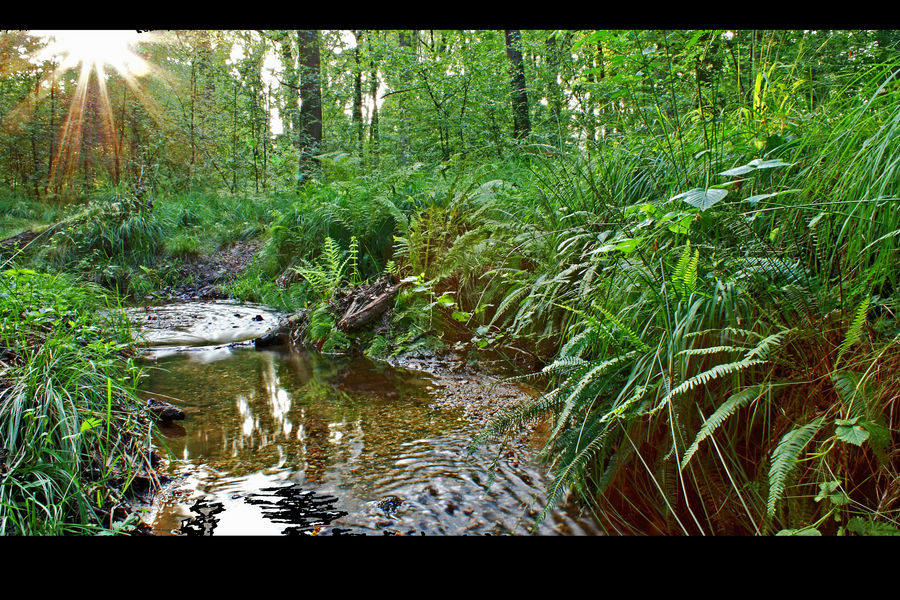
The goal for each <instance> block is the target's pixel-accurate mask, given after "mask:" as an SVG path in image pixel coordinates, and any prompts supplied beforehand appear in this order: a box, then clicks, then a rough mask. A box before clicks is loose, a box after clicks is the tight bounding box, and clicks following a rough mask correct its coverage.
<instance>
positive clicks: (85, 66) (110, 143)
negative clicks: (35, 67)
mask: <svg viewBox="0 0 900 600" xmlns="http://www.w3.org/2000/svg"><path fill="white" fill-rule="evenodd" d="M29 34H30V35H32V36H36V37H40V38H43V39H45V40H46V42H47V43H46V45H45V46H44V47H43V48H42V49H40V50H38V51H37V52H35V53H33V55H32V60H33V63H32V64H34V63H38V64H40V63H46V62H49V63H50V64H51V65H54V66H53V68H52V70H51V71H50V72H49V73H48V74H47V75H45V76H44V77H43V78H41V80H40V81H39V82H37V83H36V84H35V89H34V93H33V94H29V95H28V97H26V98H24V99H23V100H22V101H21V102H20V103H19V105H18V106H16V107H15V108H14V109H13V110H12V111H10V112H9V113H8V114H7V115H5V116H4V117H3V120H2V124H3V126H4V127H6V128H7V129H12V128H15V127H18V126H21V124H22V123H24V122H26V121H27V120H28V119H29V118H30V116H31V114H32V113H33V112H34V110H35V108H36V106H37V105H38V103H39V102H40V101H41V100H42V99H43V98H44V97H46V95H47V94H48V93H49V90H50V88H51V87H52V86H53V85H54V84H55V83H56V82H58V81H60V80H61V79H62V77H63V76H64V74H65V73H67V72H69V71H72V70H76V69H77V70H78V77H77V80H76V83H75V87H74V90H73V92H72V94H71V97H70V101H69V107H68V111H67V114H66V117H65V119H64V120H63V122H62V124H61V126H60V128H59V142H58V144H57V145H56V148H55V152H54V155H53V156H52V157H51V160H50V168H49V173H48V178H47V182H46V188H45V189H47V190H48V191H49V190H51V189H52V188H54V186H57V185H58V184H60V183H61V182H63V181H66V180H70V179H71V178H72V177H73V176H74V174H75V173H76V172H77V169H78V166H79V160H80V159H81V153H82V150H83V149H82V144H83V141H84V126H85V119H88V118H89V117H91V115H90V114H88V113H89V112H90V111H89V110H88V99H89V97H91V98H94V99H95V100H96V109H92V110H95V111H96V112H95V113H91V114H94V115H95V118H96V119H97V121H98V123H97V125H98V128H99V134H100V140H101V142H102V145H101V147H100V148H98V149H97V150H98V151H99V152H101V153H102V155H103V159H104V160H105V162H106V164H107V166H108V167H109V168H110V169H111V171H112V174H113V179H114V180H115V181H118V180H119V178H120V160H121V154H122V151H123V148H122V145H121V143H120V141H119V136H118V135H117V127H116V120H115V116H114V113H113V107H112V102H111V100H110V97H109V89H108V86H107V79H108V77H109V75H110V74H112V73H116V74H117V75H119V76H120V77H121V79H122V81H124V83H125V89H129V90H131V91H132V93H133V94H134V98H135V99H136V100H137V101H138V102H139V103H140V104H141V105H142V106H144V108H145V109H146V110H147V113H148V114H149V115H150V117H151V118H152V119H153V120H154V121H156V122H157V123H162V122H163V121H165V120H166V119H165V118H164V116H163V115H164V113H163V111H162V110H161V109H160V108H159V107H158V106H157V104H156V102H155V101H154V100H153V98H152V97H151V96H150V95H149V94H147V93H146V92H145V90H144V88H143V86H142V85H141V82H140V79H141V78H143V77H147V76H154V77H159V78H160V79H161V80H163V81H165V80H167V79H168V78H167V77H166V74H165V73H164V72H163V71H162V70H161V69H159V68H157V67H156V66H155V65H153V64H151V63H150V62H149V61H147V60H146V59H145V58H144V57H143V56H141V55H140V54H139V53H138V52H137V51H136V47H137V43H138V42H139V41H140V42H142V43H145V42H151V43H160V42H161V41H162V38H160V37H159V36H157V35H154V34H152V33H150V34H147V33H143V34H140V33H138V32H136V31H74V30H69V31H30V32H29ZM92 78H95V79H94V82H95V83H93V84H92ZM91 90H94V91H93V92H92V91H91ZM123 98H124V96H123ZM124 106H125V105H124V100H123V110H124ZM121 126H124V121H123V123H121V124H120V127H121Z"/></svg>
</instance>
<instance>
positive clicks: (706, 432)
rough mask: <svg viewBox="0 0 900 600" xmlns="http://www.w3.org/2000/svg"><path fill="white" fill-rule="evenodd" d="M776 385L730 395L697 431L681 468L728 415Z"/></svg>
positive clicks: (757, 398)
mask: <svg viewBox="0 0 900 600" xmlns="http://www.w3.org/2000/svg"><path fill="white" fill-rule="evenodd" d="M774 387H775V386H774V385H773V384H771V383H762V384H759V385H754V386H751V387H749V388H747V389H745V390H742V391H740V392H737V393H735V394H732V395H731V396H729V397H728V399H727V400H726V401H725V402H723V403H722V404H720V405H719V407H718V408H717V409H716V410H715V412H714V413H713V414H712V415H710V417H709V418H708V419H706V421H704V423H703V427H701V428H700V431H698V432H697V437H696V438H695V439H694V442H693V443H692V444H691V445H690V447H689V448H688V449H687V451H686V452H685V453H684V458H682V459H681V468H682V469H684V468H685V466H687V463H688V461H689V460H691V457H692V456H693V455H694V453H695V452H696V451H697V448H698V447H699V446H700V442H702V441H703V440H704V439H706V438H707V437H709V436H710V435H712V434H713V433H714V432H715V430H716V429H718V428H719V426H720V425H722V423H724V422H725V421H726V419H728V417H730V416H731V415H733V414H734V413H736V412H737V411H738V410H740V409H741V408H743V407H744V406H747V405H748V404H751V403H753V402H756V401H757V400H759V399H760V398H762V397H763V396H765V395H766V394H768V393H770V392H771V390H772V389H773V388H774Z"/></svg>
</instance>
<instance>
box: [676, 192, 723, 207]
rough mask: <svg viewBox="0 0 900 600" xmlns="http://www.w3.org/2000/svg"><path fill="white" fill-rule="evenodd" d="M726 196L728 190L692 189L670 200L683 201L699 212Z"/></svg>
mask: <svg viewBox="0 0 900 600" xmlns="http://www.w3.org/2000/svg"><path fill="white" fill-rule="evenodd" d="M727 195H728V190H722V189H718V188H710V189H704V188H694V189H692V190H688V191H687V192H684V193H682V194H678V195H677V196H673V197H672V198H670V200H679V199H680V200H684V201H685V202H687V203H688V204H690V205H691V206H694V207H696V208H699V209H700V210H706V209H708V208H710V207H711V206H713V205H715V204H717V203H718V202H720V201H721V200H722V199H723V198H724V197H725V196H727Z"/></svg>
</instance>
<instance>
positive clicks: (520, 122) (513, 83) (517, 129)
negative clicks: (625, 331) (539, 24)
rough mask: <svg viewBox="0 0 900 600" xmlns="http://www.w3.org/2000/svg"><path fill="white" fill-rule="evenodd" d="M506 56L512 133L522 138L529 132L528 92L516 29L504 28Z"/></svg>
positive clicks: (518, 34)
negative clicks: (507, 60)
mask: <svg viewBox="0 0 900 600" xmlns="http://www.w3.org/2000/svg"><path fill="white" fill-rule="evenodd" d="M506 56H507V57H508V58H509V62H510V87H511V89H512V110H513V135H514V136H515V137H516V138H518V139H522V138H524V137H526V136H528V134H530V133H531V121H530V120H529V119H528V94H527V92H526V91H525V64H524V63H523V61H522V33H521V32H520V31H519V30H518V29H507V30H506Z"/></svg>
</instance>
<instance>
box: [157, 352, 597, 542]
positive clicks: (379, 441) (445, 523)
mask: <svg viewBox="0 0 900 600" xmlns="http://www.w3.org/2000/svg"><path fill="white" fill-rule="evenodd" d="M154 356H155V358H150V359H147V366H148V377H147V379H146V380H145V382H144V385H143V386H142V387H143V388H144V389H145V390H146V391H147V392H153V393H156V394H160V395H162V396H161V397H162V399H163V400H167V401H169V402H172V403H173V404H177V405H178V406H180V407H181V408H182V409H183V410H184V411H185V412H186V415H187V416H186V419H185V420H184V421H181V422H175V423H174V424H173V425H172V426H169V427H166V428H163V429H161V430H160V431H161V434H162V435H161V436H159V437H160V441H161V442H163V443H164V444H165V445H166V446H168V448H169V450H171V452H172V455H173V456H172V458H171V460H170V462H169V467H168V469H169V472H168V475H169V476H170V477H172V478H173V480H174V483H173V484H172V486H171V487H172V488H174V494H168V495H164V500H163V501H161V502H160V503H158V504H157V505H156V506H155V507H154V509H153V510H152V512H151V513H150V514H149V515H148V516H147V518H146V519H145V520H147V521H148V522H149V523H150V524H151V525H152V527H153V529H154V530H155V531H156V532H157V533H158V534H163V535H166V534H172V533H174V534H206V535H208V534H214V535H222V534H226V535H227V534H254V535H264V534H275V535H277V534H292V533H294V534H297V533H299V534H321V535H338V534H341V535H348V534H349V535H353V534H366V535H383V534H401V535H412V534H416V535H418V534H425V535H461V534H479V535H484V534H491V535H502V534H528V533H529V527H530V525H531V522H532V518H531V515H534V514H536V511H539V510H540V509H541V508H542V507H543V500H544V494H543V489H544V485H545V482H546V480H545V477H544V475H543V473H542V471H541V469H540V468H538V467H537V466H536V465H534V464H532V463H531V462H530V461H529V460H525V459H522V460H521V461H520V457H521V456H524V455H527V454H529V453H530V451H528V450H522V451H520V452H517V453H516V454H514V455H511V456H507V455H506V454H504V455H503V456H502V457H501V458H500V460H499V461H498V465H497V470H496V474H495V480H494V481H493V483H492V484H490V483H491V482H490V478H491V475H490V466H491V464H492V462H493V461H494V460H495V459H496V458H497V452H496V447H493V446H488V447H487V448H480V449H478V450H477V451H476V452H475V453H474V454H473V455H471V456H469V455H468V454H467V446H468V444H469V442H470V440H471V437H472V434H473V429H472V425H471V424H469V423H468V422H467V421H465V420H464V419H462V418H461V416H460V413H459V412H456V411H453V410H447V409H436V408H432V407H431V406H430V405H431V404H432V403H433V402H434V400H435V396H434V394H435V393H436V390H435V389H434V384H433V382H432V381H431V380H430V379H429V378H428V376H427V375H424V374H422V373H419V372H414V371H407V370H403V369H395V368H392V367H390V366H387V365H385V364H383V363H377V362H374V361H370V360H367V359H364V358H358V359H353V360H350V359H333V358H329V357H324V356H321V355H316V354H306V353H291V352H288V351H271V350H270V351H256V350H253V349H249V348H228V347H220V348H216V349H205V350H195V351H192V352H183V353H176V354H170V355H163V354H161V353H156V354H155V355H154ZM173 398H174V399H177V400H173ZM161 454H163V452H161ZM489 484H490V485H489ZM170 491H171V490H170ZM537 533H538V534H542V535H553V534H568V535H571V534H574V535H580V534H594V533H597V530H596V528H595V527H594V525H593V523H592V521H590V519H580V518H576V517H574V516H572V515H571V514H569V512H567V511H565V510H557V511H555V512H554V513H553V514H552V515H551V516H550V517H549V518H548V519H547V520H546V521H545V522H544V524H542V526H541V527H540V528H539V529H538V531H537Z"/></svg>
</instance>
